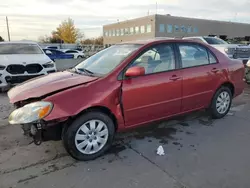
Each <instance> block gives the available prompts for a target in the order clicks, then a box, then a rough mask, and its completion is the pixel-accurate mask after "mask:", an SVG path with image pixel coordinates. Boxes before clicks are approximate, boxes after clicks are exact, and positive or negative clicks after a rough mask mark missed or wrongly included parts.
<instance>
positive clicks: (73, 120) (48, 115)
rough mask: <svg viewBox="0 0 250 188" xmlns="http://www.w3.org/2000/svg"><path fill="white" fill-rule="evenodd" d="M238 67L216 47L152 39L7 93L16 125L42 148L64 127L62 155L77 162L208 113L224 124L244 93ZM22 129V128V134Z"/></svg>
mask: <svg viewBox="0 0 250 188" xmlns="http://www.w3.org/2000/svg"><path fill="white" fill-rule="evenodd" d="M243 78H244V66H243V64H242V63H241V62H239V61H237V60H231V59H229V58H228V57H226V56H225V55H224V54H222V53H221V52H219V51H218V50H216V49H215V48H213V47H211V46H208V45H206V44H201V43H198V42H194V41H187V40H172V39H154V40H147V41H134V42H129V43H122V44H118V45H114V46H111V47H109V48H107V49H105V50H102V51H100V52H98V53H97V54H95V55H93V56H92V57H90V58H88V59H86V60H84V61H83V62H81V63H80V64H78V65H77V66H76V67H74V68H73V69H71V70H66V71H63V72H57V73H53V74H50V75H47V76H42V77H40V78H37V79H33V80H31V81H28V82H25V83H23V84H21V85H18V86H16V87H15V88H13V89H11V90H10V91H9V92H8V96H9V99H10V102H11V103H14V104H15V106H16V107H17V109H16V110H15V111H14V112H12V114H11V115H10V117H9V122H10V124H21V125H23V127H25V131H27V130H28V132H29V133H30V135H32V136H33V137H34V140H35V143H36V144H40V143H41V141H42V140H43V136H44V135H45V133H46V132H51V131H52V130H53V129H52V128H55V127H59V128H62V130H61V131H60V132H53V134H57V135H60V136H61V138H62V139H63V144H64V146H65V148H66V150H67V151H68V153H69V154H70V155H71V156H72V157H74V158H76V159H78V160H91V159H94V158H96V157H98V156H100V155H102V154H103V153H104V152H105V151H106V150H107V149H108V148H109V147H110V146H111V144H112V141H113V138H114V135H115V133H116V132H117V131H121V130H124V129H127V128H131V127H135V126H139V125H142V124H147V123H150V122H152V121H157V120H161V119H167V118H170V117H172V116H177V115H181V114H184V113H188V112H191V111H195V110H200V109H209V110H210V112H211V115H212V116H213V117H214V118H222V117H224V116H225V115H226V114H227V113H228V111H229V109H230V105H231V102H232V98H233V97H236V96H238V95H239V94H241V93H242V92H243V89H244V81H243ZM27 127H28V128H27Z"/></svg>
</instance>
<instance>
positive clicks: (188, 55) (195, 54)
mask: <svg viewBox="0 0 250 188" xmlns="http://www.w3.org/2000/svg"><path fill="white" fill-rule="evenodd" d="M179 50H180V54H181V60H182V67H183V68H187V67H196V66H201V65H208V64H209V54H208V52H207V49H206V48H204V47H202V46H200V45H196V44H180V45H179Z"/></svg>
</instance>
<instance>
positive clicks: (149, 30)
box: [147, 24, 151, 33]
mask: <svg viewBox="0 0 250 188" xmlns="http://www.w3.org/2000/svg"><path fill="white" fill-rule="evenodd" d="M147 33H151V25H150V24H148V25H147Z"/></svg>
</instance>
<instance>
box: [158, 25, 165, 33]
mask: <svg viewBox="0 0 250 188" xmlns="http://www.w3.org/2000/svg"><path fill="white" fill-rule="evenodd" d="M159 32H160V33H164V32H165V25H164V24H160V25H159Z"/></svg>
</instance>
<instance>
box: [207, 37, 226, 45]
mask: <svg viewBox="0 0 250 188" xmlns="http://www.w3.org/2000/svg"><path fill="white" fill-rule="evenodd" d="M204 40H205V41H207V43H208V44H228V43H227V42H226V41H224V40H222V39H219V38H215V37H204Z"/></svg>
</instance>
